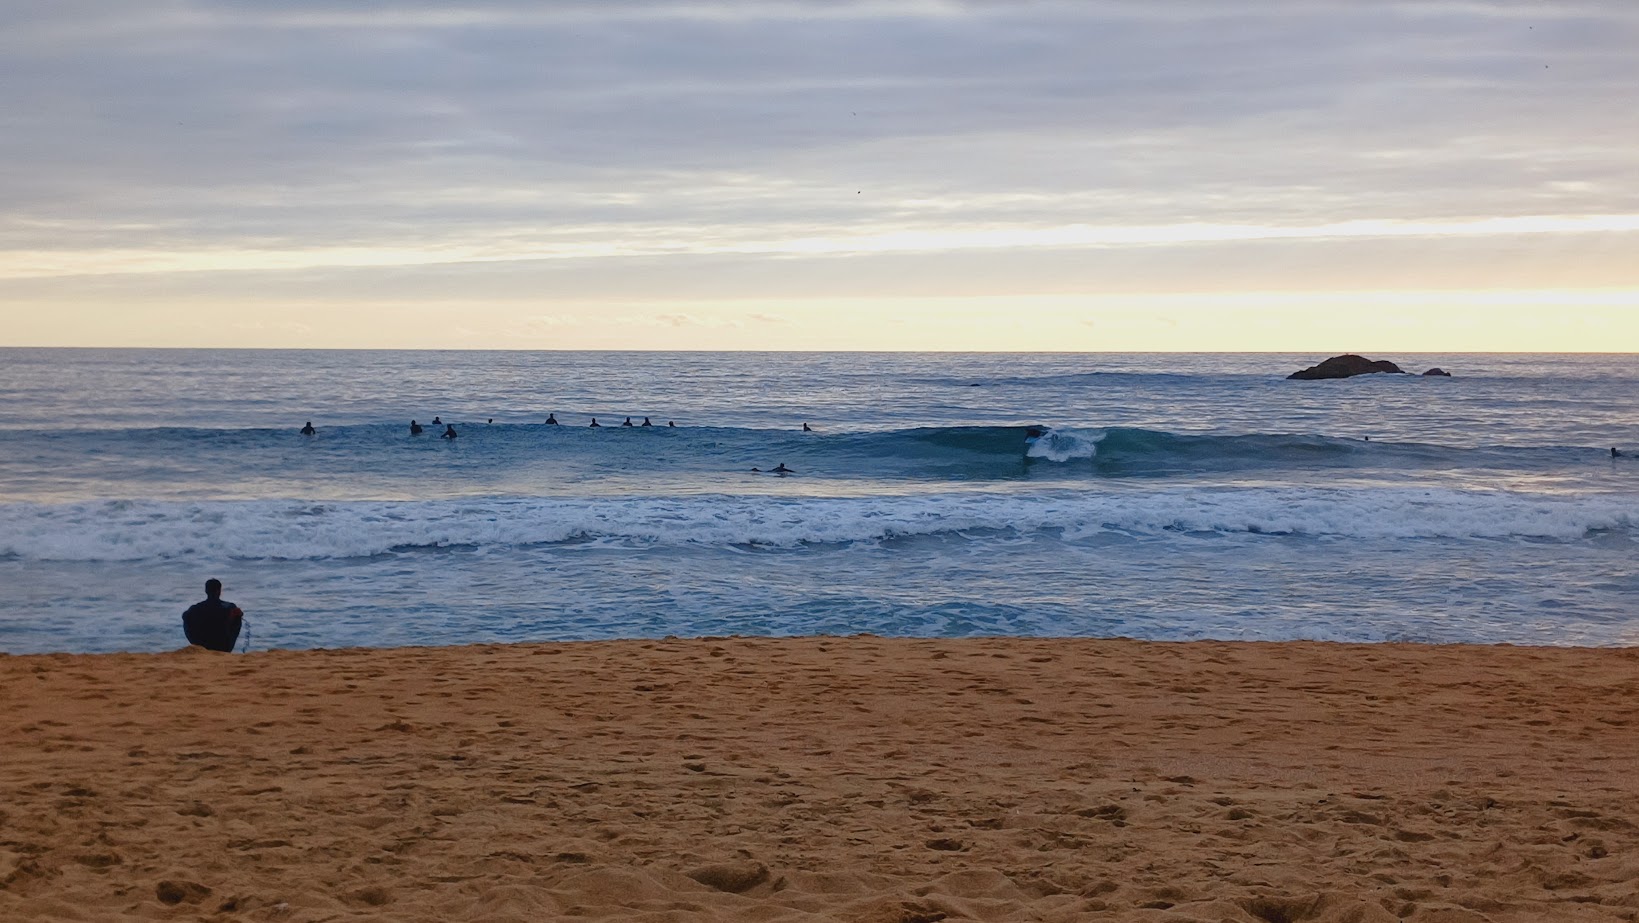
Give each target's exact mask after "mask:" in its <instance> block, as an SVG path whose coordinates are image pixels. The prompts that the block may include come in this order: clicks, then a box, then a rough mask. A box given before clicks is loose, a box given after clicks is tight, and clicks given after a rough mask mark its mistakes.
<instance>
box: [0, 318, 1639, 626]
mask: <svg viewBox="0 0 1639 923" xmlns="http://www.w3.org/2000/svg"><path fill="white" fill-rule="evenodd" d="M1321 358H1324V356H1320V355H1304V356H1289V355H1288V356H1282V355H1156V354H1143V355H1128V354H1083V355H1071V354H902V353H901V354H878V353H865V354H861V353H825V354H790V353H779V354H755V353H639V352H628V353H592V352H398V351H362V352H350V351H218V350H204V351H192V350H36V349H4V350H0V588H3V597H0V651H7V652H14V653H21V652H42V651H121V650H131V651H158V650H167V649H173V648H175V647H178V646H179V645H180V644H181V643H182V638H181V631H180V628H181V621H180V615H181V612H182V610H183V609H184V608H185V607H186V606H187V605H188V604H190V603H192V602H194V601H195V600H197V599H198V598H200V597H201V596H202V592H201V587H202V584H203V582H204V581H205V579H206V578H207V577H218V578H220V579H221V580H222V581H223V582H224V583H225V584H226V587H227V589H226V592H225V594H224V595H225V597H226V598H228V599H231V600H233V601H234V602H236V603H238V604H239V605H240V606H241V607H242V608H243V609H244V610H245V611H246V613H247V618H248V625H249V627H250V635H249V645H250V647H251V648H252V649H265V648H310V647H338V646H356V645H363V646H386V645H419V644H459V643H468V642H489V641H525V640H568V639H601V638H638V637H659V636H665V635H680V636H706V635H729V634H743V635H795V634H816V633H825V634H849V633H858V632H870V633H874V634H880V635H891V636H917V637H926V636H940V637H954V636H972V635H1035V636H1115V635H1120V636H1130V637H1138V638H1151V639H1188V638H1229V639H1299V638H1304V639H1336V640H1350V641H1389V640H1403V641H1426V642H1482V643H1499V642H1507V643H1518V644H1556V645H1627V644H1635V643H1639V563H1636V562H1639V459H1636V458H1634V457H1633V456H1639V361H1635V358H1634V357H1632V356H1547V355H1440V356H1432V355H1423V356H1411V355H1393V356H1374V358H1391V359H1394V360H1396V361H1399V362H1400V363H1401V364H1402V365H1403V366H1405V367H1407V368H1408V370H1410V371H1412V372H1421V371H1422V370H1423V369H1425V368H1427V367H1429V366H1436V365H1437V366H1441V367H1443V368H1445V369H1447V370H1448V371H1450V372H1452V373H1453V377H1451V378H1435V377H1422V376H1419V375H1415V374H1413V375H1369V376H1362V377H1358V378H1353V379H1348V380H1342V381H1315V382H1305V381H1288V380H1286V377H1285V376H1286V375H1287V374H1289V373H1290V372H1292V371H1294V370H1296V369H1299V368H1302V367H1304V366H1307V365H1310V364H1313V363H1314V362H1316V361H1318V360H1319V359H1321ZM548 414H554V415H555V416H556V418H557V419H558V420H559V421H560V422H561V425H558V426H548V425H545V423H544V421H545V420H546V418H547V415H548ZM435 417H437V418H439V419H440V420H442V421H443V423H444V424H451V425H453V426H454V428H455V430H456V432H457V433H459V437H458V438H456V439H453V440H451V439H442V438H440V434H441V433H443V432H444V425H442V424H440V425H434V423H433V420H434V418H435ZM594 417H595V418H596V419H597V420H598V422H599V423H600V424H602V425H601V426H600V427H598V428H592V427H590V426H589V425H588V424H589V422H590V421H591V420H592V419H593V418H594ZM628 417H630V418H631V419H632V422H633V423H634V425H633V426H631V427H626V426H622V425H621V424H622V423H623V422H624V421H625V420H626V419H627V418H628ZM412 418H413V419H415V420H418V421H419V422H420V423H421V424H422V425H423V426H424V427H426V432H425V433H423V434H422V435H419V436H412V435H411V434H410V432H409V423H410V420H411V419H412ZM645 418H647V419H648V420H649V421H650V422H651V423H652V425H651V426H641V425H640V424H642V423H643V421H644V419H645ZM308 421H312V423H313V425H314V427H315V428H316V429H317V433H316V434H315V435H312V436H303V435H301V434H300V433H299V432H298V431H299V429H300V428H301V427H302V425H303V424H304V423H306V422H308ZM671 423H675V424H676V425H675V426H671V425H669V424H671ZM804 423H806V424H808V425H809V426H810V427H811V428H812V432H804V431H803V429H802V427H803V424H804ZM1030 428H1038V429H1040V430H1041V435H1040V437H1039V438H1034V439H1032V438H1030V436H1029V432H1030ZM1612 446H1616V447H1619V448H1623V449H1626V450H1628V451H1629V453H1630V454H1629V455H1628V456H1626V457H1620V458H1613V457H1612V456H1611V454H1610V449H1611V447H1612ZM782 463H783V464H784V465H786V466H788V467H789V468H790V469H792V470H793V471H794V473H793V474H791V475H789V476H780V475H774V474H770V473H769V470H770V469H772V468H774V467H775V466H777V465H780V464H782ZM753 469H761V470H760V471H755V470H753Z"/></svg>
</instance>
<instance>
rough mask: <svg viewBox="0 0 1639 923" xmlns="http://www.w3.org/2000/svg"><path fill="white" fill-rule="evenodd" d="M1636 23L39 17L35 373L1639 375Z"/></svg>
mask: <svg viewBox="0 0 1639 923" xmlns="http://www.w3.org/2000/svg"><path fill="white" fill-rule="evenodd" d="M1636 48H1639V2H1634V0H1553V2H1537V0H1412V2H1406V0H1064V2H1059V0H1005V2H1004V0H854V2H850V0H758V2H707V0H556V2H553V0H480V2H469V3H456V2H434V0H406V2H387V0H348V2H342V0H214V2H208V0H143V2H140V3H131V2H124V0H6V2H5V3H4V4H0V86H3V87H4V88H5V94H6V103H5V105H4V106H0V345H3V346H187V347H315V348H318V347H352V348H361V347H380V348H516V349H582V348H584V349H620V348H629V349H769V350H786V349H817V350H818V349H823V350H829V349H844V350H846V349H905V350H1075V351H1102V350H1139V351H1149V350H1155V351H1193V350H1208V351H1280V352H1288V351H1315V352H1322V353H1327V354H1331V353H1337V352H1344V351H1356V352H1371V351H1385V350H1390V351H1411V352H1479V351H1594V352H1639V159H1636V157H1639V154H1636V152H1639V117H1636V115H1635V114H1636V113H1639V54H1635V53H1634V50H1635V49H1636Z"/></svg>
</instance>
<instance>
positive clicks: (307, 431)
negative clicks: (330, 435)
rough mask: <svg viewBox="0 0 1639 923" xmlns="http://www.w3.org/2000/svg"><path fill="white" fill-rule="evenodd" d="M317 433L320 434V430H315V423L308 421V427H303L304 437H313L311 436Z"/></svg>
mask: <svg viewBox="0 0 1639 923" xmlns="http://www.w3.org/2000/svg"><path fill="white" fill-rule="evenodd" d="M317 432H318V430H316V429H314V428H313V421H312V420H308V421H307V425H306V426H304V427H302V435H303V436H311V435H313V434H314V433H317Z"/></svg>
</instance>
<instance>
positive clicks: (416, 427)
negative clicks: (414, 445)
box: [410, 420, 421, 436]
mask: <svg viewBox="0 0 1639 923" xmlns="http://www.w3.org/2000/svg"><path fill="white" fill-rule="evenodd" d="M410 435H412V436H419V435H421V424H420V423H417V422H415V421H414V420H411V421H410Z"/></svg>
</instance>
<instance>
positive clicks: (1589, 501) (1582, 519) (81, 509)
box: [0, 487, 1639, 561]
mask: <svg viewBox="0 0 1639 923" xmlns="http://www.w3.org/2000/svg"><path fill="white" fill-rule="evenodd" d="M1636 524H1639V498H1636V497H1634V496H1632V495H1622V494H1615V495H1603V496H1592V497H1589V496H1576V497H1573V496H1565V497H1556V496H1550V495H1546V494H1526V493H1517V492H1506V491H1459V490H1452V489H1413V488H1381V487H1378V488H1337V489H1318V488H1291V487H1278V488H1277V487H1245V488H1198V487H1196V488H1180V487H1159V488H1153V489H1119V490H1109V491H1104V492H1094V491H1074V492H1070V491H1062V492H1057V493H1051V494H1039V493H1038V494H1029V495H1010V494H1003V493H995V494H988V493H979V494H973V493H964V494H932V495H922V496H903V497H872V498H800V499H793V498H778V497H699V496H690V497H644V498H623V499H545V498H535V499H515V498H496V499H474V500H432V501H414V502H386V501H352V502H333V503H313V502H301V501H279V500H256V501H243V502H229V501H223V502H200V503H178V502H163V501H116V502H90V503H71V504H33V503H14V504H0V556H15V557H18V558H21V559H24V560H42V561H44V560H54V561H140V560H149V559H169V558H195V557H197V558H207V559H227V558H242V559H316V558H343V557H360V556H370V555H377V554H383V553H386V552H389V551H393V550H395V549H402V548H407V547H410V548H427V547H451V546H476V547H489V546H511V545H530V544H540V543H550V542H563V541H570V540H587V539H590V540H608V541H620V542H628V543H639V544H657V545H683V544H704V545H763V546H772V547H782V548H790V547H797V546H800V545H802V544H805V543H841V542H860V541H877V540H882V539H891V538H896V537H903V536H915V535H934V534H942V533H957V532H972V531H984V530H994V531H1007V532H1014V533H1020V534H1032V533H1042V532H1057V533H1061V534H1062V535H1063V536H1064V537H1065V538H1066V539H1068V540H1078V539H1084V538H1088V537H1092V536H1095V535H1098V534H1100V533H1107V532H1120V533H1128V534H1141V535H1142V534H1148V535H1166V534H1169V533H1178V532H1182V533H1241V534H1244V533H1280V534H1292V535H1301V536H1313V537H1321V538H1326V537H1339V538H1354V539H1394V538H1447V539H1505V538H1516V539H1548V540H1558V541H1572V540H1577V539H1581V538H1584V537H1586V536H1587V535H1588V534H1589V533H1590V531H1594V530H1629V529H1632V528H1634V526H1635V525H1636Z"/></svg>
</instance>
